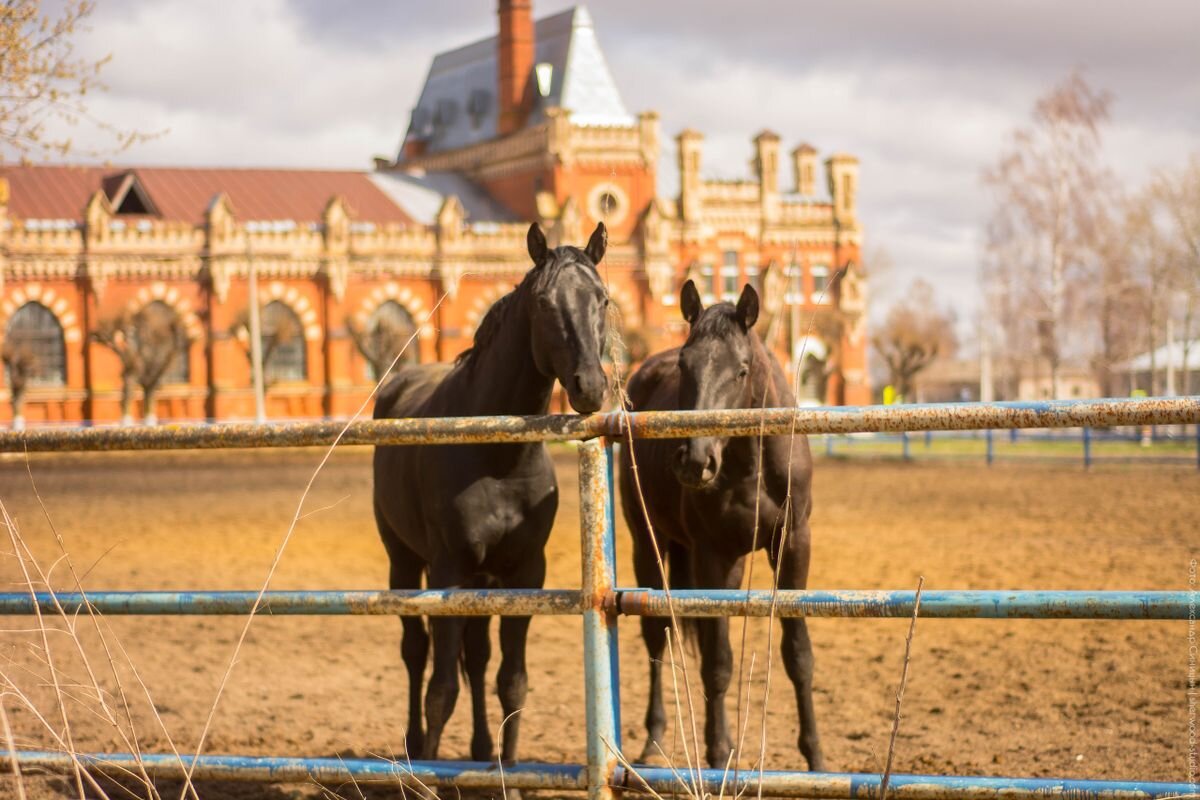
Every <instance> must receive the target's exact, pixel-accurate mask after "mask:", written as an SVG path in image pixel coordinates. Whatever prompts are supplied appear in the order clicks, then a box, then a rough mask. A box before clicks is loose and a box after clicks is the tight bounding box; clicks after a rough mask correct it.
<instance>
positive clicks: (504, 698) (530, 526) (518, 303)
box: [375, 224, 608, 762]
mask: <svg viewBox="0 0 1200 800" xmlns="http://www.w3.org/2000/svg"><path fill="white" fill-rule="evenodd" d="M607 240H608V237H607V233H606V231H605V228H604V225H603V224H601V225H598V226H597V227H596V231H595V232H594V233H593V234H592V236H591V239H590V240H589V241H588V244H587V247H586V248H585V249H583V250H580V249H579V248H576V247H557V248H553V249H551V248H549V247H547V245H546V237H545V236H544V235H543V234H542V231H541V229H540V228H539V227H538V226H537V225H536V224H535V225H533V226H531V227H530V229H529V236H528V245H529V255H530V257H531V258H532V259H533V264H534V266H533V268H532V269H531V270H530V271H529V272H528V273H527V274H526V275H525V278H524V279H523V280H522V281H521V283H520V284H519V285H518V286H517V287H516V288H515V289H514V290H513V291H512V292H511V293H509V294H508V295H505V296H504V297H503V298H501V299H500V300H499V301H497V302H496V304H495V305H493V306H492V308H491V309H490V310H489V311H488V313H487V314H486V315H485V316H484V318H483V321H482V322H481V323H480V325H479V328H478V330H477V331H476V333H475V342H474V346H473V347H472V348H471V349H469V350H467V351H466V352H465V353H463V355H461V356H460V357H459V358H458V361H457V363H456V364H455V365H454V366H453V367H446V366H438V367H434V368H422V367H405V368H404V369H402V370H400V371H399V373H398V374H397V375H396V377H395V378H393V379H392V381H390V382H389V383H388V385H387V386H386V387H385V388H384V389H383V390H382V391H381V392H380V395H379V399H378V402H377V403H376V406H375V418H376V419H381V418H390V417H461V416H485V415H495V414H545V413H546V412H547V410H548V408H549V405H550V394H551V390H552V389H553V387H554V381H555V379H558V381H559V382H560V383H561V384H562V385H563V387H564V388H565V389H566V392H567V397H568V399H569V400H570V402H571V405H572V406H573V407H574V408H575V410H576V411H578V412H580V413H591V412H593V411H596V410H597V409H599V408H600V405H601V403H602V402H603V399H604V393H605V388H606V386H607V378H606V376H605V373H604V370H603V368H602V367H601V362H600V357H601V346H602V343H603V341H604V332H605V314H606V310H607V306H608V294H607V292H606V291H605V288H604V284H603V283H602V281H601V280H600V276H599V274H598V273H597V271H596V265H597V264H598V263H599V262H600V259H602V258H603V257H604V251H605V248H606V246H607ZM557 509H558V484H557V481H556V480H555V477H554V468H553V465H552V464H551V461H550V456H549V453H548V452H547V451H546V447H545V445H543V444H540V443H532V444H478V445H424V446H415V447H395V446H393V447H387V446H381V447H377V448H375V519H376V522H377V524H378V526H379V535H380V536H381V537H382V538H383V544H384V547H386V548H387V553H388V558H389V560H390V561H391V579H390V585H391V587H392V588H393V589H417V588H420V586H421V578H422V575H424V576H425V580H426V583H427V585H428V586H429V588H439V589H440V588H451V587H456V588H486V587H504V588H522V589H530V588H533V589H540V588H541V587H542V584H543V582H544V581H545V577H546V559H545V554H544V552H543V550H544V548H545V545H546V540H547V538H548V537H549V535H550V528H551V526H552V524H553V523H554V514H555V511H556V510H557ZM490 621H491V620H490V618H488V617H474V618H459V617H434V618H431V619H430V621H429V634H427V633H426V629H425V625H424V623H423V621H422V619H421V618H420V617H405V618H403V619H402V623H403V626H404V634H403V639H402V644H401V648H400V649H401V654H402V656H403V658H404V664H405V666H406V667H407V668H408V680H409V696H408V697H409V708H408V732H407V749H408V752H409V753H419V754H420V757H421V758H425V759H435V758H437V755H438V744H439V743H440V741H441V737H442V730H443V728H444V727H445V725H446V721H447V720H448V719H449V718H450V715H451V713H452V712H453V710H454V703H455V700H456V699H457V697H458V668H459V663H460V659H461V662H462V668H463V670H464V671H465V672H466V674H467V678H468V680H469V682H470V686H471V705H472V710H473V718H474V735H473V736H472V739H471V758H472V759H473V760H475V761H490V760H492V758H493V757H494V754H493V743H492V737H491V733H490V728H489V726H488V723H487V711H486V683H485V682H486V674H485V673H486V670H487V663H488V659H489V657H490V655H491V652H490V651H491V642H490V638H489V635H488V626H489V623H490ZM528 631H529V617H503V618H502V619H501V621H500V649H501V656H502V657H501V662H500V670H499V673H498V674H497V678H496V682H497V689H498V694H499V696H500V704H501V707H502V708H503V709H504V715H505V717H506V718H507V717H508V716H509V715H510V714H512V713H513V712H514V711H517V710H519V709H520V708H521V707H522V706H523V705H524V703H525V694H526V688H527V678H526V671H525V639H526V635H527V634H528ZM430 635H432V638H433V674H432V676H431V677H430V680H429V688H428V692H427V694H426V695H425V703H424V708H425V723H426V725H425V726H424V727H423V726H422V719H421V708H422V705H421V684H422V682H423V680H424V673H425V662H426V659H427V655H428V651H429V639H430ZM518 728H519V719H518V718H517V717H514V718H512V719H510V720H509V721H508V723H507V724H506V725H505V727H504V742H503V746H502V750H501V757H502V758H503V759H504V760H505V761H506V762H509V761H513V760H514V759H515V758H516V754H517V734H518Z"/></svg>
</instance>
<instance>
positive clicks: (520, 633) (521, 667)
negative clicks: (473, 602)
mask: <svg viewBox="0 0 1200 800" xmlns="http://www.w3.org/2000/svg"><path fill="white" fill-rule="evenodd" d="M530 619H531V618H530V617H501V619H500V654H501V655H500V669H499V671H498V672H497V673H496V690H497V693H498V694H499V695H500V709H501V711H503V712H504V738H503V741H502V743H501V745H500V757H501V758H502V759H503V760H504V762H505V763H506V764H507V763H512V762H514V761H516V759H517V739H518V737H519V735H520V731H521V715H520V713H519V712H520V711H521V709H523V708H525V697H526V695H527V694H528V692H529V675H528V673H527V672H526V669H525V643H526V639H527V637H528V636H529V622H530Z"/></svg>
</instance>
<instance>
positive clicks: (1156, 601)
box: [0, 397, 1200, 800]
mask: <svg viewBox="0 0 1200 800" xmlns="http://www.w3.org/2000/svg"><path fill="white" fill-rule="evenodd" d="M1194 423H1200V397H1186V398H1150V399H1144V400H1143V399H1138V400H1096V401H1065V402H1045V403H992V404H962V403H959V404H947V405H930V406H903V407H882V406H873V407H865V408H845V409H842V408H826V409H803V410H797V409H767V410H765V411H763V410H753V409H752V410H739V411H705V412H649V413H643V414H630V415H622V414H616V413H614V414H606V415H595V416H592V417H586V418H581V417H569V416H544V417H488V418H457V419H429V420H372V421H369V422H366V421H364V422H355V423H352V424H350V425H349V426H344V425H343V424H341V423H331V422H318V423H297V424H289V425H266V426H260V425H188V426H177V427H173V426H161V427H156V428H88V429H69V430H68V429H47V430H30V431H24V432H20V433H17V432H5V433H0V452H22V451H29V452H34V451H39V452H64V451H71V450H76V451H80V450H165V449H189V448H217V447H300V446H312V445H330V444H332V443H333V442H334V441H335V440H337V441H339V442H341V443H343V444H418V443H441V444H451V443H462V442H516V441H569V440H583V441H582V443H581V444H580V446H579V470H580V532H581V547H582V553H583V559H582V566H583V574H582V582H581V589H580V590H579V591H572V590H429V591H408V592H396V591H390V592H388V591H323V592H305V591H287V592H267V593H265V594H264V595H263V596H262V603H261V605H260V606H259V612H258V613H260V614H262V615H264V616H274V615H280V616H284V615H371V614H390V615H406V614H407V615H416V614H425V615H452V616H470V615H495V614H499V615H504V614H520V615H526V614H577V615H580V616H582V618H583V638H584V642H583V650H584V684H585V690H586V697H587V704H586V712H585V714H586V718H585V729H586V752H587V763H586V764H580V765H561V764H542V763H536V762H530V763H523V764H519V765H515V766H505V767H503V770H502V772H503V775H502V774H501V769H498V768H497V765H496V764H494V763H470V762H455V761H438V762H420V761H404V762H394V761H388V760H383V759H370V760H364V759H312V758H255V757H242V756H235V755H230V756H215V755H202V756H200V757H199V758H198V760H197V762H196V763H197V766H196V770H195V773H194V777H196V778H220V779H237V780H250V781H268V782H300V781H317V782H320V783H326V784H330V783H345V782H350V781H364V782H366V781H370V782H381V783H385V784H391V785H396V786H410V787H412V786H421V785H424V786H430V787H438V786H454V787H458V788H499V787H500V785H501V780H502V779H503V781H504V784H505V785H507V786H508V787H511V788H519V789H551V790H580V791H582V790H586V791H587V792H588V796H589V798H611V797H613V796H614V795H615V794H616V793H620V792H621V791H634V792H658V793H660V794H663V793H666V792H673V793H677V792H679V791H684V792H691V791H695V790H696V789H699V790H701V791H704V792H710V793H715V792H720V791H727V792H729V793H730V794H733V793H735V792H741V791H757V790H760V789H761V792H762V793H763V794H765V795H769V796H776V797H815V798H828V799H830V800H832V799H834V798H838V799H839V800H840V799H842V798H845V800H858V799H860V798H875V797H878V796H879V791H880V782H881V776H879V775H867V774H849V773H847V774H838V773H803V772H791V771H766V772H763V773H761V774H760V773H759V772H757V771H753V770H751V771H741V772H739V773H738V774H737V776H736V783H737V785H736V786H734V785H733V782H734V781H735V778H734V776H733V773H732V772H725V771H722V770H711V769H701V770H696V769H685V770H680V771H676V770H674V769H671V768H661V767H649V766H636V765H635V766H633V767H625V766H622V764H621V763H620V761H619V759H618V758H617V753H618V752H619V751H620V748H621V739H620V730H621V726H620V697H619V691H618V690H619V685H620V683H619V680H618V659H617V637H616V633H617V621H618V619H619V617H620V616H621V615H634V616H638V615H656V616H664V615H667V614H669V613H670V611H671V609H672V608H673V610H674V613H675V614H676V615H678V616H748V617H749V616H767V615H768V614H772V613H773V614H775V615H777V616H784V617H788V616H791V617H798V616H821V617H908V616H911V614H912V611H913V605H914V600H915V597H914V593H913V592H906V591H822V590H817V591H780V592H778V593H772V592H764V591H738V590H734V591H702V590H691V591H676V592H672V597H671V599H670V601H668V598H667V597H666V593H665V592H662V591H653V590H646V589H627V588H619V587H616V586H615V540H614V527H615V526H614V512H613V504H612V501H613V488H612V487H613V480H612V451H611V447H609V446H608V445H607V444H606V443H605V442H603V441H601V440H598V438H597V437H600V436H608V437H613V438H616V437H621V436H624V435H626V434H627V433H632V435H633V436H635V437H647V438H678V437H683V436H689V435H722V436H736V435H741V436H747V435H758V434H764V435H781V434H788V433H790V432H791V431H792V430H795V431H796V432H797V433H846V432H852V431H875V432H913V431H925V430H971V429H1002V428H1009V429H1017V428H1068V427H1081V426H1089V425H1103V426H1112V425H1153V424H1161V425H1166V424H1194ZM626 425H628V430H627V428H626ZM343 427H345V428H346V430H345V435H342V436H341V437H340V438H338V437H339V432H340V431H342V429H343ZM257 598H258V593H257V592H207V591H194V592H89V593H87V594H86V595H84V594H81V593H63V594H55V593H52V592H33V591H30V592H25V593H7V594H0V615H9V614H32V613H34V612H35V610H41V611H42V613H47V614H55V613H60V612H61V613H63V614H66V615H68V616H72V615H75V614H77V613H79V612H80V611H83V610H86V609H87V608H89V607H90V608H91V609H92V610H94V611H96V612H97V613H100V614H147V615H162V614H171V615H175V614H182V615H192V614H247V613H249V611H250V610H251V609H252V608H253V607H254V604H255V601H256V599H257ZM1195 600H1196V598H1195V597H1194V595H1193V594H1192V593H1189V592H1102V591H1097V592H1060V591H927V592H923V593H922V596H921V613H920V616H922V617H931V618H974V619H1014V618H1022V619H1123V620H1133V619H1141V620H1148V619H1156V620H1166V619H1176V620H1178V619H1187V618H1189V614H1192V613H1194V604H1195ZM668 603H670V605H668ZM73 759H77V760H78V762H79V763H81V764H82V765H84V766H86V767H87V768H88V769H92V770H95V771H97V772H101V773H108V774H128V772H129V771H131V770H140V769H141V768H143V767H144V768H145V769H146V770H147V772H149V773H150V774H151V775H154V776H160V775H161V776H164V777H180V776H181V775H182V773H183V769H184V764H183V763H181V761H180V758H179V757H177V756H173V755H160V754H111V753H110V754H100V753H93V754H66V753H59V752H42V751H33V750H21V751H18V752H15V753H6V752H0V763H8V762H9V761H10V760H11V761H15V763H17V764H20V765H22V766H23V767H43V768H54V769H69V768H71V767H72V765H73V763H75V762H74V761H73ZM185 761H186V762H189V763H190V761H191V757H190V756H185ZM681 781H688V782H689V783H688V784H687V785H685V784H684V783H682V782H681ZM691 781H696V782H697V784H698V785H692V784H691V783H690V782H691ZM1195 791H1196V789H1195V786H1194V785H1193V784H1187V783H1164V782H1136V781H1080V780H1060V779H1042V778H1036V779H1035V778H992V777H966V776H929V775H893V776H891V782H890V785H889V794H894V795H895V796H896V797H897V798H899V800H963V799H964V798H966V799H968V800H977V799H980V798H982V799H984V800H991V798H996V800H1000V798H1004V799H1005V800H1034V798H1047V797H1049V798H1063V800H1067V799H1068V798H1070V800H1076V799H1077V798H1096V799H1097V800H1099V799H1100V798H1104V799H1105V800H1135V799H1140V798H1167V797H1176V796H1180V795H1187V794H1189V793H1194V792H1195Z"/></svg>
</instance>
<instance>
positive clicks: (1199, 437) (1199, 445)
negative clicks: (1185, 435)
mask: <svg viewBox="0 0 1200 800" xmlns="http://www.w3.org/2000/svg"><path fill="white" fill-rule="evenodd" d="M1193 427H1195V429H1196V469H1200V422H1197V423H1196V424H1195V425H1194V426H1193Z"/></svg>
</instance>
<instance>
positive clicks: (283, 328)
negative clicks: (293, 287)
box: [229, 310, 303, 387]
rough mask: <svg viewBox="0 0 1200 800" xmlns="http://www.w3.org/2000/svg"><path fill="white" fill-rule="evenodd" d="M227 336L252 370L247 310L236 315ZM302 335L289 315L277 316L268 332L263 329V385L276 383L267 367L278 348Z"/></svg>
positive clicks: (252, 361)
mask: <svg viewBox="0 0 1200 800" xmlns="http://www.w3.org/2000/svg"><path fill="white" fill-rule="evenodd" d="M229 334H230V335H231V336H233V337H234V338H235V339H237V341H238V342H240V343H241V345H242V351H243V352H244V353H245V354H246V360H247V361H249V362H250V369H254V357H253V354H252V351H251V349H250V312H249V310H246V311H242V312H241V313H240V314H238V316H237V318H236V319H235V320H234V322H233V324H232V325H230V326H229ZM302 335H303V333H302V331H301V330H300V327H299V326H298V325H297V324H296V322H295V320H294V319H293V318H292V317H291V316H290V315H282V314H281V315H279V316H278V317H277V318H276V319H275V320H274V324H273V325H272V326H271V328H270V330H267V329H265V328H264V330H263V332H262V367H263V385H264V386H267V387H270V386H271V385H273V384H274V383H275V382H276V379H275V376H274V375H273V374H272V372H271V370H270V369H269V367H270V366H271V360H272V358H273V357H274V356H275V354H276V353H278V352H279V348H281V347H284V346H286V345H289V344H291V343H292V342H294V341H296V340H297V339H299V338H301V337H302Z"/></svg>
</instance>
